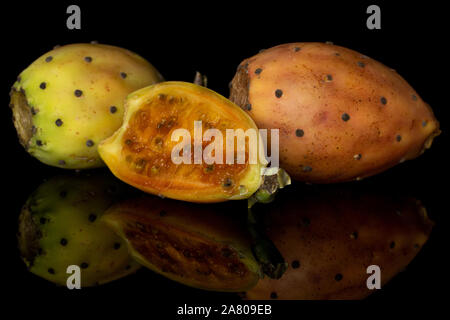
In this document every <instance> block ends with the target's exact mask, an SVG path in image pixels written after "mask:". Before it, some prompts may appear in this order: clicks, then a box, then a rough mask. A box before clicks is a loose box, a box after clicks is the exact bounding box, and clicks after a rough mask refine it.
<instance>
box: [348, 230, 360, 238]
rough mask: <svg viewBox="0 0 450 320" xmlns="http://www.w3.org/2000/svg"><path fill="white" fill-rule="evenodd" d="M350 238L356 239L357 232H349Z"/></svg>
mask: <svg viewBox="0 0 450 320" xmlns="http://www.w3.org/2000/svg"><path fill="white" fill-rule="evenodd" d="M350 238H352V239H358V232H356V231H355V232H352V233H351V234H350Z"/></svg>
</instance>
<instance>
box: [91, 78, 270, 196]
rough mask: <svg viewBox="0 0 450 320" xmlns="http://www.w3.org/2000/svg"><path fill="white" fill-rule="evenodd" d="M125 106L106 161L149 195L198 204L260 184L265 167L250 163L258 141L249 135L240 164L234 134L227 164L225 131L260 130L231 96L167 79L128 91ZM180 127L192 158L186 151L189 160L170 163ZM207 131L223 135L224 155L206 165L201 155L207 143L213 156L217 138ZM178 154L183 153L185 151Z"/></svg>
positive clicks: (105, 147)
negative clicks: (197, 154)
mask: <svg viewBox="0 0 450 320" xmlns="http://www.w3.org/2000/svg"><path fill="white" fill-rule="evenodd" d="M127 105H128V110H127V115H126V117H125V124H124V125H123V126H122V128H121V129H119V131H118V132H116V134H115V135H114V136H113V137H111V138H109V139H107V140H105V141H104V142H103V143H102V144H101V146H100V148H99V149H100V155H101V156H102V158H103V160H104V161H105V163H106V164H107V165H108V167H110V169H111V171H112V172H113V173H114V174H115V175H116V176H117V177H119V178H120V179H122V180H123V181H125V182H127V183H129V184H131V185H134V186H136V187H137V188H139V189H141V190H144V191H147V192H149V193H153V194H159V195H164V196H167V197H170V198H175V199H179V200H187V201H194V202H215V201H223V200H226V199H230V198H247V197H249V196H250V195H251V194H252V193H253V192H254V191H256V189H257V188H258V187H259V184H260V181H261V176H260V171H261V170H260V168H262V165H261V164H259V163H258V164H250V163H249V150H250V149H249V148H250V144H251V143H254V141H250V140H251V139H250V138H248V137H246V138H245V149H244V150H241V151H242V155H244V161H243V162H242V161H241V162H240V163H237V162H238V161H237V160H238V149H237V148H238V146H237V145H238V143H237V140H238V139H236V138H234V137H233V139H234V143H233V145H234V148H231V150H228V152H229V153H230V152H231V154H229V155H228V159H233V161H234V163H233V164H229V163H227V148H226V146H227V139H226V130H227V129H233V130H236V129H242V130H243V131H244V132H245V131H246V130H247V129H254V130H257V128H256V125H255V124H254V123H253V121H252V120H251V119H250V118H249V117H248V116H247V115H246V114H245V113H244V112H243V111H242V110H241V109H240V108H239V107H237V106H236V105H234V104H233V103H231V102H230V101H228V100H227V99H225V98H223V97H221V96H219V95H218V94H216V93H214V92H212V91H211V90H208V89H206V88H203V87H200V86H195V85H193V84H186V83H170V82H166V83H163V84H160V85H155V86H151V87H148V88H144V89H142V90H139V91H137V92H136V94H132V95H130V96H129V98H128V101H127ZM195 121H201V126H197V127H196V131H197V133H198V132H200V130H199V129H200V127H201V133H199V134H197V135H196V133H195V132H194V127H195V125H194V123H195ZM177 129H185V130H187V131H185V132H189V134H190V137H189V138H190V140H189V141H188V142H187V143H186V144H190V156H189V153H188V157H187V158H185V159H190V163H180V164H176V163H174V162H173V161H172V152H173V150H174V148H175V147H176V146H177V145H178V146H182V145H183V142H182V140H181V138H179V137H176V136H173V133H174V131H175V130H177ZM208 129H216V130H218V131H220V132H221V133H222V136H223V143H222V146H221V147H220V149H222V157H221V158H220V155H219V156H217V157H216V160H217V159H219V160H221V161H220V163H212V164H211V163H210V164H208V163H206V162H205V160H204V158H203V157H202V154H203V153H208V152H206V150H207V149H205V148H208V145H211V146H210V147H211V148H210V153H209V155H211V156H212V157H214V156H215V151H214V147H212V146H213V144H214V143H215V142H218V141H219V140H218V141H216V138H215V137H212V138H211V140H209V141H203V140H205V139H202V137H203V134H204V133H205V132H206V131H207V130H208ZM256 132H257V131H256ZM196 137H197V138H196ZM257 139H259V135H258V136H257ZM172 140H174V141H172ZM194 140H195V142H196V143H194ZM189 142H190V143H189ZM258 142H259V140H257V141H256V143H258ZM112 145H115V146H114V147H112ZM258 145H259V144H258ZM199 146H201V150H202V151H201V152H202V153H200V158H197V160H200V163H197V162H195V158H194V153H195V152H198V147H199ZM219 146H220V144H219ZM196 148H197V151H196V150H195V149H196ZM216 148H217V147H216ZM228 149H230V148H228ZM177 155H179V156H181V157H183V156H185V154H184V150H183V151H181V152H179V153H177ZM241 159H242V158H241ZM216 162H219V161H216Z"/></svg>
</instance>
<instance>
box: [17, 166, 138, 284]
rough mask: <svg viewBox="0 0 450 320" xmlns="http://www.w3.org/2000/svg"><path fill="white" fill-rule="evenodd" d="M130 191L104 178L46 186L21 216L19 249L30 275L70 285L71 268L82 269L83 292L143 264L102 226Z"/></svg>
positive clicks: (59, 180)
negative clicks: (107, 212) (111, 208)
mask: <svg viewBox="0 0 450 320" xmlns="http://www.w3.org/2000/svg"><path fill="white" fill-rule="evenodd" d="M124 191H125V189H124V188H123V185H121V184H120V183H119V182H118V181H117V180H116V179H114V178H113V177H111V176H105V174H97V175H92V176H85V175H64V176H57V177H53V178H51V179H50V180H48V181H46V182H44V183H43V184H41V185H40V186H39V187H38V188H37V189H36V191H35V192H34V193H33V194H32V195H31V196H30V197H29V198H28V200H27V202H26V204H25V205H24V206H23V208H22V212H21V214H20V217H19V231H18V244H19V249H20V253H21V256H22V259H23V260H24V262H25V263H26V265H27V267H28V270H29V271H30V272H32V273H34V274H35V275H37V276H39V277H41V278H44V279H46V280H48V281H50V282H53V283H56V284H58V285H62V286H65V285H66V281H67V278H68V277H69V276H70V274H67V273H66V270H67V267H68V266H70V265H77V266H79V267H80V268H81V277H80V278H81V287H87V286H93V285H97V284H103V283H106V282H110V281H113V280H116V279H119V278H122V277H124V276H126V275H129V274H131V273H134V272H135V271H136V270H137V269H138V268H139V267H140V265H139V264H138V263H137V262H135V261H134V260H133V259H132V258H131V257H130V255H129V253H128V250H127V247H126V243H125V242H124V241H123V240H122V239H121V238H120V237H118V236H116V235H115V234H114V232H113V231H112V230H110V229H109V228H108V227H107V226H106V225H105V224H104V223H103V222H101V221H100V218H101V216H102V215H103V212H104V211H105V210H106V209H107V208H108V207H109V206H110V205H111V204H112V203H113V202H114V200H115V199H117V198H119V197H120V196H121V195H122V194H123V193H124Z"/></svg>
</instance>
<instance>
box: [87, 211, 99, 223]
mask: <svg viewBox="0 0 450 320" xmlns="http://www.w3.org/2000/svg"><path fill="white" fill-rule="evenodd" d="M88 219H89V221H90V222H94V221H95V219H97V216H96V215H95V214H93V213H91V214H90V215H89V218H88Z"/></svg>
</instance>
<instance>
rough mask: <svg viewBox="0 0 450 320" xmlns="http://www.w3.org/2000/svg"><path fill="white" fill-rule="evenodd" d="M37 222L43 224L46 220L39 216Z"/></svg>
mask: <svg viewBox="0 0 450 320" xmlns="http://www.w3.org/2000/svg"><path fill="white" fill-rule="evenodd" d="M39 222H40V223H41V224H45V223H46V222H47V219H45V218H40V219H39Z"/></svg>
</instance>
